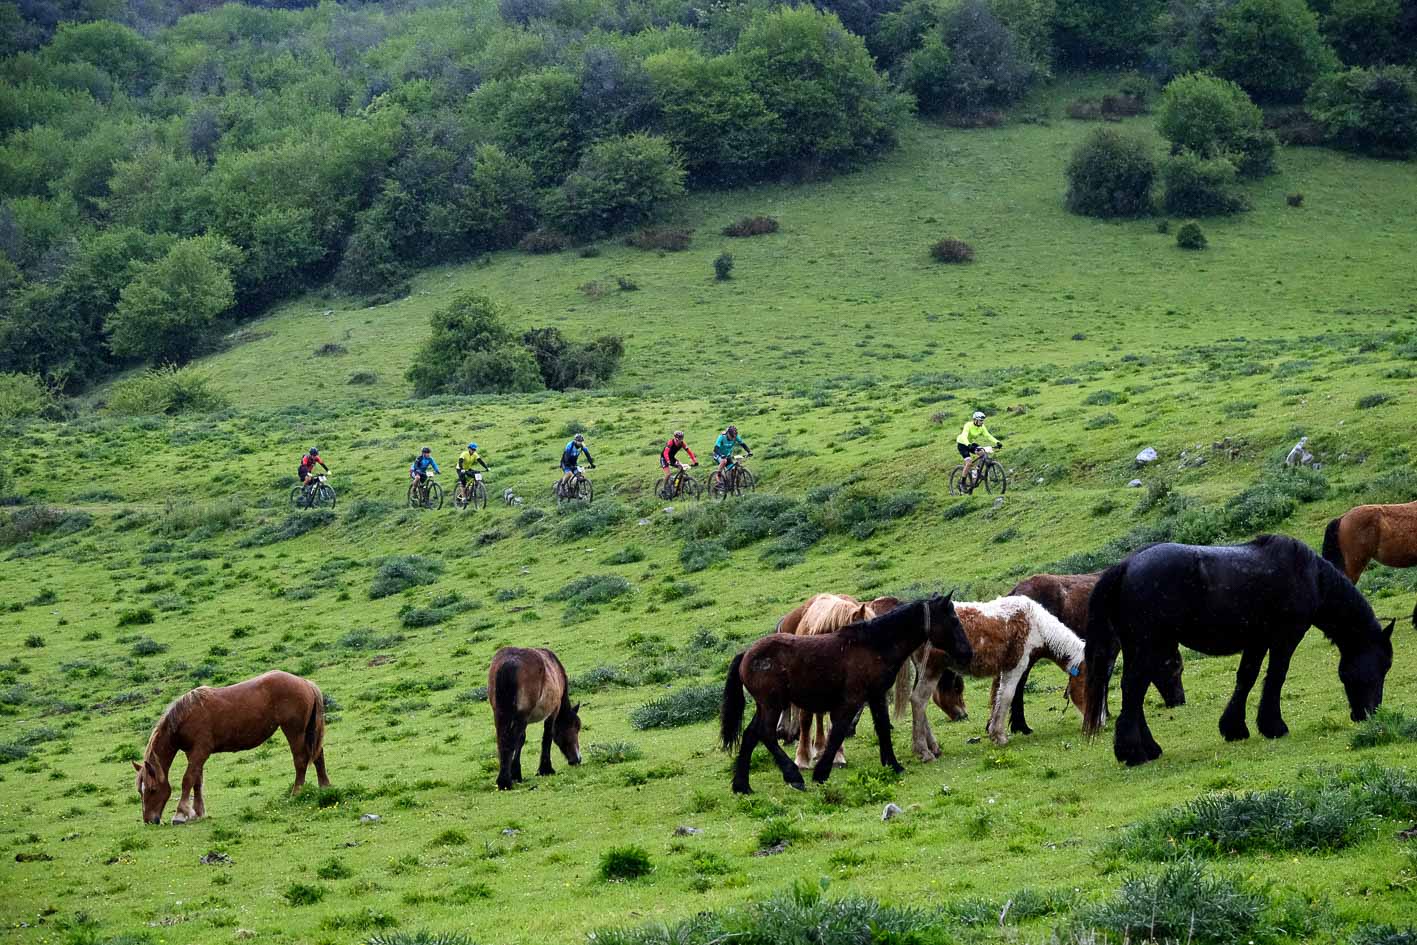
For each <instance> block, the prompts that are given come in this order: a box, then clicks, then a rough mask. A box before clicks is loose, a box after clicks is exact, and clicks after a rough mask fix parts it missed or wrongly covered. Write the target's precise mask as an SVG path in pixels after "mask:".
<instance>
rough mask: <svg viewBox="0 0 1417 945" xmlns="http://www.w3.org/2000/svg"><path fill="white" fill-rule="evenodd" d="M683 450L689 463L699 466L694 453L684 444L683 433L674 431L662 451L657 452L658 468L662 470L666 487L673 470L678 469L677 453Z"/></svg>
mask: <svg viewBox="0 0 1417 945" xmlns="http://www.w3.org/2000/svg"><path fill="white" fill-rule="evenodd" d="M680 450H683V451H684V452H686V453H688V454H689V461H690V462H692V463H693V464H694V465H695V466H697V465H698V464H699V458H698V457H697V456H695V455H694V451H693V450H691V449H689V444H687V443H685V442H684V431H683V430H675V431H674V435H673V436H671V437H670V438H669V442H668V443H665V444H664V449H662V450H660V451H659V468H660V469H663V470H664V485H665V486H666V487H668V485H669V479H670V477H671V476H673V475H674V470H676V469H678V468H679V465H680V464H679V460H678V459H676V458H675V457H677V456H678V455H679V451H680Z"/></svg>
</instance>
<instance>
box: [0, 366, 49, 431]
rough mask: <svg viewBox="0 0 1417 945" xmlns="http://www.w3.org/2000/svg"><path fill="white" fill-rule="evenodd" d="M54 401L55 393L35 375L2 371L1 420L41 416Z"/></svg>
mask: <svg viewBox="0 0 1417 945" xmlns="http://www.w3.org/2000/svg"><path fill="white" fill-rule="evenodd" d="M53 402H54V395H53V394H51V393H50V391H49V388H48V387H46V386H45V385H44V381H42V380H40V379H39V378H38V377H36V376H35V375H33V374H15V373H7V372H0V422H3V421H6V420H18V419H20V418H21V417H35V416H39V415H41V414H43V413H44V412H45V411H47V410H48V409H49V408H50V407H51V406H52V405H53Z"/></svg>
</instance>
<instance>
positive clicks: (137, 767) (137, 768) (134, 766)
mask: <svg viewBox="0 0 1417 945" xmlns="http://www.w3.org/2000/svg"><path fill="white" fill-rule="evenodd" d="M133 770H134V771H142V770H143V766H142V765H140V764H138V763H137V762H136V761H135V762H133Z"/></svg>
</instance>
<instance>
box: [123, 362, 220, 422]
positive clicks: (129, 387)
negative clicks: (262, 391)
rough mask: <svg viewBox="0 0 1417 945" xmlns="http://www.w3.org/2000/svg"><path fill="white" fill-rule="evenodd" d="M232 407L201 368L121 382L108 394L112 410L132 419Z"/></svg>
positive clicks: (168, 369) (160, 371)
mask: <svg viewBox="0 0 1417 945" xmlns="http://www.w3.org/2000/svg"><path fill="white" fill-rule="evenodd" d="M230 403H231V401H230V399H229V398H228V397H227V396H226V394H224V393H222V392H221V391H220V390H218V389H217V388H216V387H214V386H213V385H212V381H211V378H210V377H208V376H207V375H206V374H205V373H204V372H202V371H201V370H199V369H198V368H195V367H174V366H172V365H167V366H164V367H159V368H149V369H147V370H145V371H142V372H140V373H138V374H136V375H134V376H133V377H130V378H127V379H125V380H122V381H119V382H118V383H116V384H114V385H113V388H112V390H111V391H110V392H109V394H108V409H110V410H112V411H113V412H114V413H120V414H128V415H148V414H179V413H203V412H210V411H213V410H221V409H222V408H224V407H227V406H229V405H230Z"/></svg>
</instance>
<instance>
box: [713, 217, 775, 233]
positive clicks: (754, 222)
mask: <svg viewBox="0 0 1417 945" xmlns="http://www.w3.org/2000/svg"><path fill="white" fill-rule="evenodd" d="M777 229H778V224H777V219H776V218H775V217H764V216H756V217H743V218H742V219H741V220H739V221H737V222H736V223H730V224H728V225H727V226H725V227H724V228H723V230H722V233H723V235H724V236H733V237H745V236H765V235H767V234H768V233H776V232H777Z"/></svg>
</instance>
